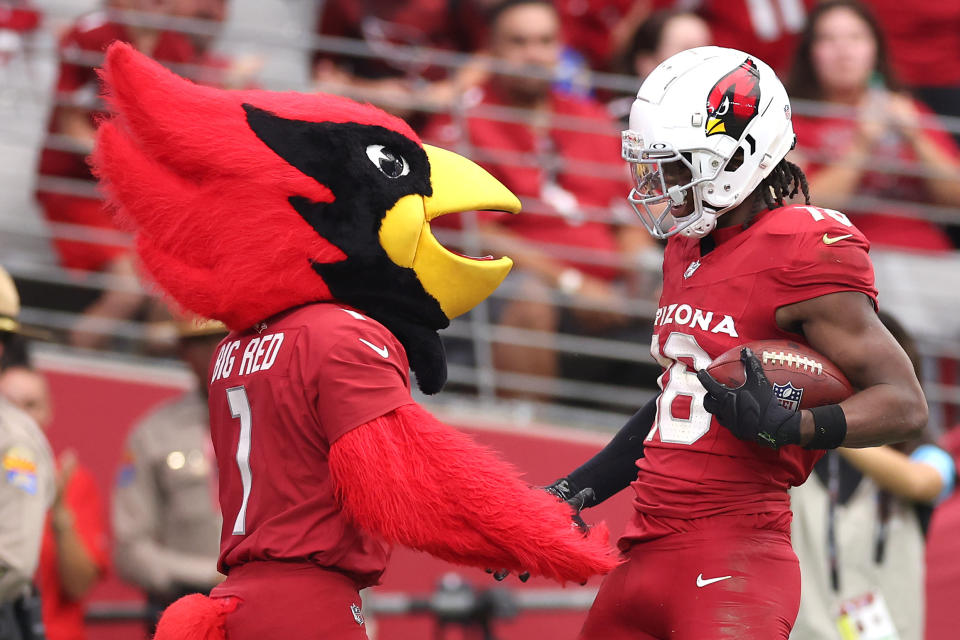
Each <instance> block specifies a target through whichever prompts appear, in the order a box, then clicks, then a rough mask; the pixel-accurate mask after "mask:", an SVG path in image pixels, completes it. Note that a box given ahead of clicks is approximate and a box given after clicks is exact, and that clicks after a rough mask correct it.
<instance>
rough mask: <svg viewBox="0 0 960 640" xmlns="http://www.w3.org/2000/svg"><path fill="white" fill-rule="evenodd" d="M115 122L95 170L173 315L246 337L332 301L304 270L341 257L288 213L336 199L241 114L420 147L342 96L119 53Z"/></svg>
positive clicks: (110, 87)
mask: <svg viewBox="0 0 960 640" xmlns="http://www.w3.org/2000/svg"><path fill="white" fill-rule="evenodd" d="M101 75H102V78H103V80H104V83H105V86H106V96H105V97H106V100H107V102H108V103H109V105H110V106H111V108H112V111H113V113H114V114H115V115H114V116H113V117H111V118H109V119H107V120H105V121H104V122H102V123H101V124H100V127H99V131H98V134H97V143H96V149H95V151H94V153H93V156H92V163H93V166H94V170H95V172H96V174H97V176H98V177H99V178H100V180H101V183H102V186H103V189H104V191H105V193H106V195H107V197H108V200H109V202H110V204H111V206H112V207H113V208H114V209H116V211H117V217H118V219H119V220H120V221H121V223H122V224H123V225H124V226H125V227H127V228H129V229H131V230H132V231H134V232H135V235H136V249H137V253H138V254H139V256H140V258H141V260H142V263H143V265H144V267H145V268H146V270H147V271H148V272H149V274H150V275H151V276H152V277H153V278H154V279H155V280H156V282H157V283H158V284H159V285H160V286H161V287H162V288H163V289H164V290H165V291H166V293H167V294H169V295H170V296H171V297H172V298H173V299H174V300H175V301H176V302H177V303H178V304H179V305H180V306H182V307H184V308H185V309H188V310H190V311H192V312H194V313H196V314H199V315H201V316H204V317H208V318H215V319H218V320H222V321H223V322H224V323H225V324H226V325H227V326H229V327H230V328H232V329H243V328H246V327H249V326H251V325H253V324H255V323H256V322H257V321H259V320H262V319H264V318H267V317H269V316H271V315H274V314H276V313H279V312H280V311H283V310H284V309H288V308H290V307H294V306H297V305H300V304H304V303H307V302H311V301H317V300H325V299H329V298H330V291H329V289H328V288H327V286H326V284H324V282H323V280H322V279H321V278H320V277H319V276H318V275H317V274H316V272H315V271H314V270H313V269H311V267H310V264H311V263H312V262H319V263H328V262H337V261H340V260H343V259H344V257H345V256H344V254H343V253H342V252H341V251H340V250H339V249H338V248H336V247H335V246H333V245H332V244H330V243H329V242H328V241H326V240H324V239H323V238H322V237H320V236H319V235H317V234H316V233H315V232H314V231H313V230H312V229H311V228H310V227H309V225H308V224H307V223H306V222H305V221H304V220H303V218H302V217H301V216H299V215H297V213H296V212H295V211H294V209H293V208H292V207H291V206H290V204H289V201H288V200H289V198H290V197H291V196H302V197H305V198H309V199H311V200H313V201H316V202H330V201H332V200H333V194H332V193H331V191H330V189H328V188H327V187H326V186H324V185H323V184H320V183H318V182H317V181H315V180H313V179H312V178H310V177H308V176H306V175H304V174H303V173H301V172H300V171H298V170H297V169H295V168H294V167H292V166H290V165H289V164H288V163H286V162H284V160H283V159H282V158H280V157H279V156H277V155H276V154H275V153H274V152H272V151H271V150H270V149H269V148H268V147H267V146H266V145H265V144H264V143H263V142H262V141H261V140H260V139H259V138H257V136H256V135H255V134H254V133H253V131H252V130H251V129H250V127H249V126H248V125H247V120H246V115H245V112H244V110H243V107H242V105H243V104H252V105H254V106H256V107H258V108H260V109H264V110H267V111H270V112H272V113H274V114H276V115H279V116H281V117H284V118H290V119H296V120H305V121H310V122H356V123H359V124H371V125H379V126H381V127H384V128H387V129H390V130H393V131H396V132H397V133H400V134H402V135H404V136H406V137H408V138H410V139H411V140H413V141H415V142H417V143H418V144H419V142H420V141H419V138H418V137H417V135H416V134H415V133H414V132H413V131H412V130H411V129H410V127H409V126H408V125H407V124H406V123H405V122H403V121H402V120H400V119H398V118H395V117H394V116H391V115H389V114H387V113H385V112H383V111H381V110H379V109H377V108H375V107H373V106H370V105H365V104H359V103H356V102H353V101H352V100H348V99H346V98H341V97H338V96H331V95H323V94H310V95H307V94H301V93H295V92H284V93H279V92H269V91H224V90H221V89H215V88H211V87H202V86H198V85H195V84H193V83H191V82H189V81H187V80H184V79H183V78H180V77H179V76H177V75H175V74H173V73H172V72H170V71H168V70H167V69H165V68H164V67H162V66H161V65H160V64H158V63H156V62H154V61H153V60H151V59H149V58H147V57H146V56H144V55H142V54H140V53H137V52H136V51H135V50H134V49H133V48H131V47H130V46H129V45H127V44H123V43H116V44H114V45H112V46H111V47H110V49H109V50H108V51H107V58H106V63H105V65H104V69H103V70H102V71H101Z"/></svg>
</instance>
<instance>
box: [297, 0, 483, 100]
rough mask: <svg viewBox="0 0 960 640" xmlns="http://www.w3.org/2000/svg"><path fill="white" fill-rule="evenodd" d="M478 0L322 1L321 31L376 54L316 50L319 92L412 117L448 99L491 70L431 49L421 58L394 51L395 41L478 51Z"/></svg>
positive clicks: (480, 21) (480, 32)
mask: <svg viewBox="0 0 960 640" xmlns="http://www.w3.org/2000/svg"><path fill="white" fill-rule="evenodd" d="M482 4H483V3H482V2H480V1H479V0H467V1H465V2H448V1H447V0H414V1H408V2H394V1H393V0H363V1H361V2H358V1H356V0H329V1H328V2H324V3H323V4H322V8H321V9H320V12H319V16H318V22H317V28H316V32H317V34H318V35H319V36H321V37H324V36H327V37H334V38H351V39H353V40H356V41H357V43H358V44H359V43H363V44H365V45H367V46H368V47H369V48H370V49H371V50H372V52H373V53H375V54H378V55H377V57H372V58H371V57H363V56H350V55H344V54H335V53H331V52H329V51H325V50H323V49H320V50H318V51H317V52H316V53H315V54H314V56H313V65H314V66H313V76H314V80H315V82H316V83H317V87H318V88H319V89H320V90H321V91H330V92H334V93H346V94H347V95H351V96H355V97H357V98H358V99H364V100H370V101H371V102H373V103H375V104H378V105H380V106H383V107H385V108H388V109H389V110H390V111H391V112H393V113H396V114H398V115H401V116H403V117H409V116H411V115H416V116H417V117H418V118H420V116H421V115H422V114H417V113H416V112H417V107H418V106H419V105H420V104H422V103H424V102H427V103H434V105H446V104H449V103H450V102H451V101H452V100H454V99H455V98H456V96H458V95H459V94H460V93H461V92H462V91H464V90H465V89H466V88H468V87H470V86H472V85H474V84H475V83H476V82H478V81H479V79H480V78H482V77H483V76H484V75H485V73H484V71H483V69H482V65H480V64H478V63H476V62H472V63H467V64H465V65H464V66H462V67H461V68H459V69H451V68H449V67H447V66H444V65H438V64H435V63H434V62H433V61H432V60H431V59H430V56H429V54H427V55H422V56H421V57H420V59H417V60H412V61H408V60H404V59H399V58H395V57H394V56H391V55H390V50H389V48H390V47H391V46H395V45H401V46H409V47H423V48H427V49H439V50H441V51H449V52H452V53H457V52H459V53H472V52H474V51H476V50H477V49H478V48H479V46H480V44H481V43H482V39H483V28H484V22H483V19H482V11H483V9H482V6H481V5H482Z"/></svg>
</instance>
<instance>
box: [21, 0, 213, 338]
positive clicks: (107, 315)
mask: <svg viewBox="0 0 960 640" xmlns="http://www.w3.org/2000/svg"><path fill="white" fill-rule="evenodd" d="M112 9H135V10H144V11H147V10H152V11H155V10H156V9H155V7H154V3H152V2H149V1H148V0H112V1H111V2H110V3H109V4H108V8H107V10H104V11H96V12H94V13H90V14H87V15H84V16H82V17H81V18H79V19H78V20H77V21H76V22H75V23H74V24H73V26H71V27H70V28H69V29H68V30H67V31H66V33H64V35H63V36H62V37H61V39H60V46H59V52H60V64H59V70H58V77H57V83H56V89H55V90H56V96H55V103H56V104H55V107H54V109H53V111H52V112H51V114H50V120H49V123H48V129H47V131H48V135H47V139H46V142H45V145H44V148H43V150H42V152H41V154H40V163H39V168H38V172H39V176H40V179H39V181H38V185H37V194H36V195H37V200H38V201H39V203H40V205H41V207H42V209H43V212H44V215H45V217H46V219H47V220H48V221H49V222H51V223H54V224H67V225H76V226H80V227H85V228H86V231H89V232H91V233H92V234H96V232H97V231H98V230H108V231H109V230H115V229H116V227H115V225H114V224H113V222H112V221H111V219H110V216H109V214H108V213H107V212H106V211H105V210H104V208H103V201H102V199H101V198H100V197H99V195H98V194H97V192H96V188H95V185H94V178H93V175H92V174H91V173H90V168H89V167H88V166H87V163H86V156H87V154H89V153H90V151H91V149H92V147H93V138H94V121H95V119H96V118H97V117H98V115H102V113H103V111H102V107H101V105H100V102H99V100H98V92H99V83H98V80H97V74H96V71H95V66H96V65H97V64H99V62H100V60H102V56H103V52H104V51H105V50H106V48H107V46H109V45H110V43H112V42H115V41H120V42H130V43H133V44H134V45H135V46H136V47H138V48H139V49H142V50H144V51H147V52H149V53H151V54H152V55H153V56H155V57H156V58H157V59H159V60H163V61H164V62H166V63H169V64H186V63H191V62H194V61H196V59H197V54H196V51H195V49H194V46H193V44H192V42H191V41H190V39H189V38H188V37H186V36H185V35H183V34H179V33H175V32H173V31H158V30H156V29H151V28H146V27H135V26H130V25H125V24H123V23H121V22H120V21H119V18H118V17H117V16H116V15H114V14H113V13H111V10H112ZM71 231H73V232H75V231H76V230H75V229H69V228H68V229H67V230H66V232H63V231H61V230H59V229H58V230H56V232H55V235H54V241H53V244H54V247H55V249H56V250H57V253H58V254H59V257H60V264H61V265H62V266H64V267H65V268H68V269H79V270H82V271H100V272H104V273H108V274H112V275H117V276H127V277H130V278H132V277H134V276H135V275H136V271H135V269H134V266H133V258H132V256H131V254H130V251H129V248H128V247H127V246H126V242H125V241H124V240H123V239H122V237H119V236H118V234H114V235H112V236H105V237H99V238H98V237H96V235H93V236H91V237H90V238H86V239H85V238H75V237H73V236H72V235H71V233H70V232H71ZM80 231H84V229H81V230H80ZM145 300H146V298H145V296H144V295H143V294H142V293H140V292H131V291H129V290H122V289H121V290H113V289H111V290H107V291H105V292H104V293H103V294H102V295H101V296H100V297H99V298H97V299H96V300H95V301H94V302H93V303H92V304H91V305H90V306H89V307H88V308H87V309H85V311H84V315H83V316H82V317H81V320H80V321H79V322H78V323H77V325H76V326H75V327H74V328H73V329H72V332H71V337H70V339H71V342H72V343H73V344H75V345H77V346H84V347H96V346H99V345H100V344H102V343H103V342H104V341H105V340H106V339H108V333H104V332H103V331H102V330H101V331H96V328H97V327H98V326H100V325H102V324H103V323H104V322H108V321H110V320H112V319H121V318H128V317H130V316H132V315H133V314H134V313H136V312H137V311H138V310H139V309H140V308H141V307H142V305H143V303H144V302H145ZM100 328H102V326H101V327H100Z"/></svg>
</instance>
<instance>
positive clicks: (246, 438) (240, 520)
mask: <svg viewBox="0 0 960 640" xmlns="http://www.w3.org/2000/svg"><path fill="white" fill-rule="evenodd" d="M227 404H229V405H230V415H231V416H233V417H234V418H240V439H239V441H238V442H237V467H239V469H240V481H241V482H242V483H243V503H242V504H241V505H240V512H239V513H238V514H237V520H236V521H235V522H234V523H233V535H235V536H243V535H246V533H247V500H249V498H250V484H251V482H252V480H253V476H252V474H251V473H250V430H251V428H252V427H253V416H252V415H251V414H250V401H249V400H247V390H246V389H244V388H243V387H242V386H240V387H231V388H229V389H227Z"/></svg>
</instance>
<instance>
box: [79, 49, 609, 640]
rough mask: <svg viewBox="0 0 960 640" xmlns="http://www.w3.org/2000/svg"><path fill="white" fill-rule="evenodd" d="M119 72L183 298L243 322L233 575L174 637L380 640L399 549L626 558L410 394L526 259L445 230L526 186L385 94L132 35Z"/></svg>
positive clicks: (108, 154)
mask: <svg viewBox="0 0 960 640" xmlns="http://www.w3.org/2000/svg"><path fill="white" fill-rule="evenodd" d="M101 75H102V78H103V81H104V85H105V88H106V90H105V97H106V100H107V101H108V103H109V105H110V107H111V111H112V113H113V114H114V115H113V116H112V117H110V118H109V119H107V120H105V121H103V122H102V123H101V124H100V126H99V130H98V135H97V143H96V149H95V152H94V154H93V158H92V162H93V165H94V168H95V171H96V173H97V175H98V177H99V179H100V181H101V184H102V187H103V189H104V192H105V193H106V195H107V197H108V199H109V202H110V204H111V206H112V207H113V208H114V209H115V210H116V212H117V216H118V218H119V219H120V220H121V221H122V222H123V223H124V224H125V225H126V226H128V227H129V228H130V229H131V230H132V231H134V233H135V239H136V251H137V254H138V255H139V258H140V260H141V262H142V265H143V267H144V268H145V270H146V271H147V272H148V274H149V276H150V277H151V278H152V279H153V280H155V282H156V283H158V284H159V286H160V287H161V288H162V289H163V290H164V291H165V292H166V294H168V295H169V296H170V297H171V298H172V299H173V300H174V301H175V302H176V303H177V304H178V305H179V306H181V307H183V308H184V309H186V310H188V311H190V312H193V313H195V314H198V315H200V316H204V317H208V318H214V319H217V320H221V321H222V322H224V323H225V324H226V325H227V326H228V327H229V328H230V329H231V331H232V333H231V334H230V335H229V336H228V337H227V338H226V339H225V340H224V341H223V342H222V343H221V345H220V346H219V348H218V352H217V354H216V356H215V358H214V362H212V363H211V366H210V375H209V379H208V382H209V403H210V425H211V437H212V439H213V443H214V448H215V450H216V454H217V464H218V470H219V499H220V507H221V510H222V512H223V516H224V526H223V532H222V536H221V553H220V559H219V569H220V571H221V572H222V573H224V574H226V576H227V579H226V580H225V581H224V582H223V583H222V584H221V585H219V586H218V587H217V588H215V589H214V590H213V592H212V593H211V594H210V596H209V597H207V596H201V595H194V596H188V597H186V598H183V599H181V600H179V601H177V602H176V603H174V604H173V605H171V606H170V607H169V608H168V609H167V611H166V612H165V614H164V616H163V618H162V619H161V621H160V625H159V627H158V631H157V636H156V637H157V638H159V639H161V640H172V639H198V640H199V639H204V640H212V639H214V638H229V639H230V640H247V639H251V640H263V639H264V638H285V639H287V640H296V639H299V638H311V639H315V638H366V634H365V632H364V629H363V618H362V616H361V615H360V610H359V606H358V603H359V597H358V595H357V592H358V590H359V589H361V588H363V587H366V586H369V585H372V584H376V583H377V582H378V580H379V577H380V575H381V573H382V572H383V570H384V568H385V567H386V563H387V560H388V557H389V553H390V548H391V546H392V545H395V544H402V545H406V546H409V547H412V548H414V549H420V550H423V551H426V552H428V553H431V554H433V555H435V556H437V557H439V558H442V559H444V560H448V561H450V562H455V563H459V564H465V565H471V566H477V567H492V568H504V569H509V570H512V571H517V572H524V571H526V572H530V573H532V574H534V575H541V576H546V577H549V578H552V579H554V580H558V581H561V582H565V581H575V582H582V581H584V580H586V579H587V578H588V577H590V576H592V575H595V574H602V573H606V572H608V571H609V570H610V569H611V568H612V567H613V566H615V564H616V563H617V560H616V557H615V555H614V553H613V552H612V550H611V549H610V547H609V546H608V544H607V534H606V531H605V529H604V528H603V527H602V525H598V526H597V527H595V528H594V529H592V530H591V532H590V533H589V534H588V535H584V534H583V532H582V531H581V530H580V529H578V528H577V527H574V526H572V524H571V522H572V520H575V519H576V517H577V516H576V513H575V512H574V511H573V510H572V509H571V507H570V506H569V505H567V504H565V503H563V502H559V501H558V500H557V499H556V498H555V497H554V496H552V495H550V494H548V493H546V492H544V491H541V490H538V489H535V488H532V487H530V486H528V485H527V484H526V483H524V482H523V481H522V480H521V479H520V476H519V474H518V472H517V471H516V470H515V469H513V468H512V467H511V466H509V465H508V464H506V463H505V462H503V461H501V460H500V459H498V457H497V456H495V455H494V454H493V453H492V452H491V451H489V450H487V449H485V448H483V447H481V446H479V445H477V444H476V443H474V442H473V441H472V439H471V438H470V437H468V436H467V435H465V434H463V433H461V432H459V431H457V430H456V429H453V428H451V427H449V426H447V425H445V424H443V423H441V422H440V421H438V420H437V419H436V418H434V417H433V416H431V415H430V414H429V413H428V412H427V411H426V410H424V409H423V408H422V407H421V406H419V405H418V404H417V403H416V402H414V400H413V399H412V398H411V395H410V382H409V371H410V370H411V369H412V370H413V372H414V374H415V376H416V380H417V383H418V385H419V387H420V389H421V390H422V391H423V392H425V393H428V394H431V393H435V392H437V391H439V390H440V388H441V387H442V386H443V384H444V382H445V380H446V360H445V356H444V352H443V347H442V345H441V342H440V339H439V336H438V335H437V331H438V330H440V329H442V328H444V327H446V326H447V325H448V324H449V321H450V319H451V318H454V317H455V316H457V315H460V314H462V313H464V312H466V311H468V310H469V309H471V308H472V307H474V306H475V305H476V304H478V303H479V302H480V301H481V300H483V299H484V298H486V297H487V296H488V295H490V293H491V292H492V291H493V290H494V289H495V288H496V287H497V286H498V285H499V284H500V282H501V281H502V280H503V278H504V277H506V274H507V272H508V271H509V270H510V267H511V265H512V263H511V261H510V260H509V259H508V258H500V259H492V258H489V257H488V258H482V259H475V258H469V257H466V256H461V255H458V254H456V253H453V252H450V251H448V250H446V249H445V248H444V247H443V246H441V245H440V244H439V242H438V241H437V240H436V239H435V238H434V236H433V235H432V234H431V231H430V221H431V220H433V219H434V218H436V217H437V216H441V215H444V214H447V213H453V212H459V211H469V210H496V211H505V212H511V213H517V212H519V209H520V203H519V201H518V200H517V198H516V197H515V196H514V195H513V194H512V193H510V192H509V191H508V190H507V189H506V188H505V187H504V186H503V185H501V184H500V183H499V182H498V181H496V180H495V179H494V178H493V177H491V176H490V175H489V174H488V173H486V172H485V171H484V170H483V169H481V168H480V167H478V166H477V165H475V164H473V163H472V162H470V161H468V160H466V159H465V158H463V157H461V156H459V155H456V154H454V153H451V152H449V151H444V150H442V149H438V148H435V147H431V146H429V145H426V144H422V143H421V141H420V140H419V138H418V137H417V135H416V134H415V133H414V132H413V131H412V130H411V129H410V127H409V126H408V125H407V124H406V123H405V122H403V121H402V120H399V119H397V118H395V117H393V116H391V115H388V114H387V113H384V112H383V111H380V110H379V109H376V108H374V107H372V106H370V105H366V104H358V103H356V102H353V101H350V100H347V99H345V98H341V97H336V96H330V95H322V94H311V95H307V94H300V93H293V92H287V93H276V92H268V91H238V92H231V91H223V90H220V89H214V88H208V87H201V86H197V85H195V84H193V83H191V82H188V81H187V80H184V79H182V78H180V77H178V76H177V75H175V74H173V73H171V72H170V71H168V70H166V69H164V68H163V67H161V66H160V65H159V64H157V63H156V62H154V61H152V60H150V59H149V58H147V57H145V56H143V55H141V54H139V53H137V52H136V51H135V50H133V49H132V48H130V47H129V46H127V45H125V44H120V43H118V44H114V45H112V46H111V47H110V49H109V50H108V52H107V57H106V62H105V65H104V69H103V70H102V72H101Z"/></svg>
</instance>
